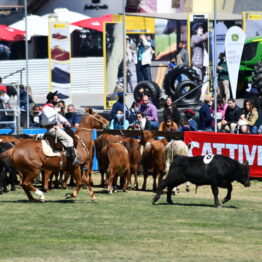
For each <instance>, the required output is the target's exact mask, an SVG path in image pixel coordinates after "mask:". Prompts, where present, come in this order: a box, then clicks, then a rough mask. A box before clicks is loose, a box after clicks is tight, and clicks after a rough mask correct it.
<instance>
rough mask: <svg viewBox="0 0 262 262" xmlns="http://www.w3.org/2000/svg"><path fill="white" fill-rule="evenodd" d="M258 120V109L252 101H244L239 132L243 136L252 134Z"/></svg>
mask: <svg viewBox="0 0 262 262" xmlns="http://www.w3.org/2000/svg"><path fill="white" fill-rule="evenodd" d="M257 119H258V111H257V108H256V107H254V105H253V102H252V100H250V99H246V100H245V101H244V108H243V114H242V115H241V116H240V120H239V121H238V125H239V132H240V133H242V134H250V133H251V131H252V128H253V127H254V125H255V123H256V121H257Z"/></svg>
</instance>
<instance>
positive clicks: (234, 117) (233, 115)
mask: <svg viewBox="0 0 262 262" xmlns="http://www.w3.org/2000/svg"><path fill="white" fill-rule="evenodd" d="M241 114H242V111H241V109H240V108H239V107H238V106H237V105H235V106H234V108H230V107H229V106H228V107H227V109H226V113H225V120H226V121H227V122H228V123H229V124H231V123H237V122H238V120H239V118H240V115H241Z"/></svg>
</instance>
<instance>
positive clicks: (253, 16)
mask: <svg viewBox="0 0 262 262" xmlns="http://www.w3.org/2000/svg"><path fill="white" fill-rule="evenodd" d="M247 19H248V20H261V19H262V16H261V15H260V14H249V15H248V17H247Z"/></svg>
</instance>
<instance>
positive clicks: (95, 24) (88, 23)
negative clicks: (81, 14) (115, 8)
mask: <svg viewBox="0 0 262 262" xmlns="http://www.w3.org/2000/svg"><path fill="white" fill-rule="evenodd" d="M112 21H113V16H112V15H104V16H100V17H93V18H89V19H85V20H81V21H78V22H74V23H71V25H76V26H80V27H84V28H88V29H94V30H97V31H100V32H103V31H104V23H105V22H112Z"/></svg>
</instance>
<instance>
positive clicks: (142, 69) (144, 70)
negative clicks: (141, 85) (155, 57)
mask: <svg viewBox="0 0 262 262" xmlns="http://www.w3.org/2000/svg"><path fill="white" fill-rule="evenodd" d="M152 52H153V50H152V45H151V41H150V40H149V39H147V37H146V36H145V35H143V34H142V35H139V42H138V45H137V61H136V74H137V82H141V81H143V80H150V81H151V80H152V78H151V72H150V64H151V60H152Z"/></svg>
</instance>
